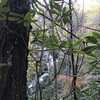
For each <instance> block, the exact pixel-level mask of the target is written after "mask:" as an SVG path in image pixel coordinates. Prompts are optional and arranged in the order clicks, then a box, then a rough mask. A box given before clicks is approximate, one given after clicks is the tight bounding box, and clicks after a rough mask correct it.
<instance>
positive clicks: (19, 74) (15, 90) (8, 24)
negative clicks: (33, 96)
mask: <svg viewBox="0 0 100 100" xmlns="http://www.w3.org/2000/svg"><path fill="white" fill-rule="evenodd" d="M8 2H9V3H8V4H9V5H13V3H14V5H15V6H13V7H15V8H13V7H12V8H11V6H10V9H11V11H13V12H15V13H20V14H24V15H25V14H26V12H27V11H28V10H27V11H26V7H25V9H24V8H23V7H22V8H23V9H22V8H21V3H20V8H21V9H17V8H16V7H17V6H18V5H17V4H19V3H17V2H19V0H9V1H8ZM15 2H16V3H15ZM16 5H17V6H16ZM22 6H23V5H22ZM24 6H25V5H24ZM22 10H23V11H25V12H23V11H22ZM27 48H28V34H27V28H26V27H24V23H17V22H16V21H9V20H6V21H5V20H4V21H0V100H27V92H26V91H27V86H26V82H27V78H26V75H27V54H28V49H27Z"/></svg>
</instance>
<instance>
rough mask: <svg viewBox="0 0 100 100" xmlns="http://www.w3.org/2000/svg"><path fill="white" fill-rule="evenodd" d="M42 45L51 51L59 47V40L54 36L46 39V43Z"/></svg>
mask: <svg viewBox="0 0 100 100" xmlns="http://www.w3.org/2000/svg"><path fill="white" fill-rule="evenodd" d="M44 44H45V46H46V47H47V48H50V49H53V48H58V47H59V40H58V39H57V37H56V36H54V35H53V36H52V37H48V38H47V39H46V41H44Z"/></svg>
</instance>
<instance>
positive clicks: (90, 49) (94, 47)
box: [82, 45, 97, 54]
mask: <svg viewBox="0 0 100 100" xmlns="http://www.w3.org/2000/svg"><path fill="white" fill-rule="evenodd" d="M96 48H97V46H96V45H93V46H87V47H85V48H84V49H83V50H82V51H84V52H85V53H86V54H91V53H92V52H93V51H94V50H96Z"/></svg>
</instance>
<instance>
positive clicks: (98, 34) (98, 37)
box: [92, 32, 100, 39]
mask: <svg viewBox="0 0 100 100" xmlns="http://www.w3.org/2000/svg"><path fill="white" fill-rule="evenodd" d="M92 35H93V36H94V37H95V38H97V39H100V33H99V32H92Z"/></svg>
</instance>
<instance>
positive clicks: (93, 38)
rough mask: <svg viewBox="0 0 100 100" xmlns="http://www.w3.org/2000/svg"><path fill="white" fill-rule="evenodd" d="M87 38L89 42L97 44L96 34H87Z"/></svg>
mask: <svg viewBox="0 0 100 100" xmlns="http://www.w3.org/2000/svg"><path fill="white" fill-rule="evenodd" d="M85 39H86V41H87V42H88V43H93V44H96V43H97V42H98V41H97V39H96V38H95V37H94V36H87V37H85Z"/></svg>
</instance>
